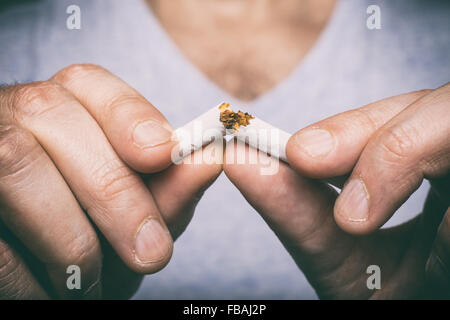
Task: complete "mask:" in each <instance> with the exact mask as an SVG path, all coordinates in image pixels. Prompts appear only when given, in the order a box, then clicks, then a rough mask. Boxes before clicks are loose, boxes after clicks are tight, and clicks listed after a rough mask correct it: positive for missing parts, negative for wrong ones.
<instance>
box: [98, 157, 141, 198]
mask: <svg viewBox="0 0 450 320" xmlns="http://www.w3.org/2000/svg"><path fill="white" fill-rule="evenodd" d="M92 178H93V184H92V185H93V187H94V190H93V191H94V192H93V194H94V195H95V197H96V199H97V200H98V201H102V202H104V201H111V200H113V199H114V198H116V197H117V196H118V195H119V194H120V193H122V192H124V191H126V190H128V189H129V188H130V187H132V186H133V185H135V184H136V183H137V182H138V179H137V177H136V176H135V175H134V174H133V173H132V171H131V170H130V169H129V168H128V167H126V166H125V165H124V164H123V163H122V162H121V161H120V160H118V159H114V160H110V161H106V162H105V163H104V164H103V165H101V166H100V167H98V168H97V169H95V170H94V173H93V175H92Z"/></svg>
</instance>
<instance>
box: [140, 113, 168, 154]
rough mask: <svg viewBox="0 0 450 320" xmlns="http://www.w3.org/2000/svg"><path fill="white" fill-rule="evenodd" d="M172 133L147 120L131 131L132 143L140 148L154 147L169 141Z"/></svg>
mask: <svg viewBox="0 0 450 320" xmlns="http://www.w3.org/2000/svg"><path fill="white" fill-rule="evenodd" d="M171 137H172V132H171V131H169V130H168V129H166V128H164V127H163V126H162V124H160V123H158V122H156V121H153V120H147V121H144V122H141V123H139V124H138V125H137V126H136V127H135V128H134V131H133V140H134V143H135V144H136V145H137V146H138V147H140V148H148V147H154V146H157V145H160V144H163V143H166V142H168V141H170V139H171Z"/></svg>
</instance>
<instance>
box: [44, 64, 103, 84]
mask: <svg viewBox="0 0 450 320" xmlns="http://www.w3.org/2000/svg"><path fill="white" fill-rule="evenodd" d="M99 70H104V69H103V68H102V67H100V66H98V65H95V64H90V63H81V64H72V65H70V66H68V67H65V68H64V69H62V70H60V71H59V72H58V73H56V74H55V75H54V76H53V78H52V79H54V80H56V81H57V82H60V83H68V82H70V81H72V80H73V79H81V78H84V77H87V76H89V75H91V74H92V73H94V72H98V71H99Z"/></svg>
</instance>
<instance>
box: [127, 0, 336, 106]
mask: <svg viewBox="0 0 450 320" xmlns="http://www.w3.org/2000/svg"><path fill="white" fill-rule="evenodd" d="M343 2H344V1H341V0H337V2H336V4H335V7H334V8H333V12H332V13H331V16H330V19H329V21H328V22H327V24H326V25H325V26H324V28H323V30H322V32H321V33H320V35H319V36H318V38H317V40H316V42H315V43H314V45H313V46H312V47H311V48H310V49H309V51H308V52H307V53H306V55H305V57H304V58H303V59H302V60H301V61H299V63H297V65H296V66H294V68H293V69H292V70H291V72H290V73H289V74H288V75H287V76H286V77H285V78H284V79H283V80H281V81H280V82H278V83H277V84H276V85H275V86H273V87H272V88H270V89H269V90H267V91H266V92H264V93H263V94H261V95H260V96H258V97H256V98H255V99H253V100H251V101H243V100H241V99H239V98H236V97H234V96H233V95H231V94H230V93H228V92H227V91H226V90H225V89H223V88H222V87H220V86H219V85H218V84H216V83H215V82H214V81H212V80H211V79H209V78H208V77H207V76H206V75H205V74H204V73H203V72H202V71H201V70H200V69H199V68H198V67H197V66H196V65H195V64H194V63H193V62H192V61H191V60H189V58H187V57H186V56H185V54H184V53H183V52H182V50H181V49H180V48H179V47H178V45H177V44H176V43H175V41H174V40H173V39H172V37H171V36H170V35H169V33H168V32H167V31H166V30H165V28H164V27H163V26H162V25H161V23H160V21H159V20H158V18H157V17H156V15H155V13H154V12H153V10H152V9H151V7H150V6H148V5H147V4H146V3H145V0H134V1H126V2H122V1H121V2H120V4H121V5H123V4H124V3H127V4H128V5H133V6H135V8H134V10H133V12H135V13H136V17H135V18H136V19H142V21H140V23H141V24H142V26H143V28H148V30H151V31H152V32H154V33H156V34H155V37H156V38H157V39H158V40H159V42H160V43H158V45H159V46H160V47H161V48H163V49H164V50H165V51H164V54H165V56H166V59H176V60H177V62H178V65H179V67H180V68H181V70H177V71H178V72H180V74H182V75H183V77H184V78H185V79H186V81H191V79H192V80H194V79H195V81H201V84H199V86H200V87H204V88H206V90H209V91H210V92H213V93H215V94H216V95H217V97H218V102H220V101H222V100H223V101H227V102H230V103H232V104H233V105H239V106H245V108H246V109H247V108H248V109H255V107H256V106H258V108H257V109H260V108H265V107H267V106H269V105H271V104H273V103H270V102H273V101H279V100H282V97H283V96H286V95H289V94H286V92H289V91H290V90H296V88H298V84H299V83H301V82H302V81H308V79H306V78H305V75H306V74H305V73H306V72H305V71H306V69H308V68H309V67H310V66H312V65H314V64H317V63H320V60H321V59H323V58H326V57H327V56H328V55H329V54H332V52H330V51H329V50H330V48H331V47H332V46H330V45H328V44H329V42H330V41H332V40H335V39H333V34H335V33H336V31H335V27H336V25H337V24H338V20H340V19H339V18H340V16H341V12H342V11H343ZM118 10H119V12H120V7H119V8H118ZM153 45H154V44H153ZM151 46H152V43H151V41H148V47H149V48H150V47H151ZM153 50H154V48H153ZM174 76H175V75H174ZM177 76H179V74H178V75H177ZM278 107H279V106H278Z"/></svg>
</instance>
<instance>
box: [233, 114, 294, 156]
mask: <svg viewBox="0 0 450 320" xmlns="http://www.w3.org/2000/svg"><path fill="white" fill-rule="evenodd" d="M233 135H234V136H236V138H237V139H238V140H240V141H242V142H245V143H247V144H248V145H249V146H250V147H252V148H255V149H257V150H259V151H262V152H264V153H267V154H270V155H271V156H272V157H275V158H279V159H281V160H283V161H284V162H287V158H286V144H287V142H288V140H289V138H290V137H291V134H290V133H287V132H286V131H283V130H281V129H279V128H277V127H274V126H272V125H271V124H269V123H267V122H265V121H263V120H261V119H259V118H254V119H251V120H250V124H249V125H247V126H245V127H242V126H241V127H240V128H239V130H237V131H236V132H235V133H234V134H233Z"/></svg>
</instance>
